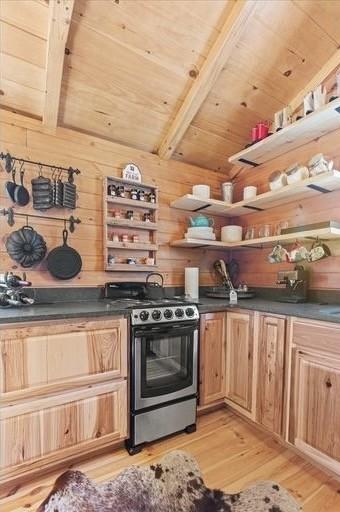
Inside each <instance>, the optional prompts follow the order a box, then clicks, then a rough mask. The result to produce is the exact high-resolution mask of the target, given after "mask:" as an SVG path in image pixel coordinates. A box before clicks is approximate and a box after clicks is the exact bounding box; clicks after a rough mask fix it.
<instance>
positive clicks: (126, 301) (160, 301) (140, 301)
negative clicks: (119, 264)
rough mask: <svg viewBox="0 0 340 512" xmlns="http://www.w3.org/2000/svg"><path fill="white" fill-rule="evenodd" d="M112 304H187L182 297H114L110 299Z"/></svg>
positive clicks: (139, 305)
mask: <svg viewBox="0 0 340 512" xmlns="http://www.w3.org/2000/svg"><path fill="white" fill-rule="evenodd" d="M110 304H112V305H113V306H119V305H123V306H124V307H127V308H129V309H130V308H135V307H142V308H144V307H146V308H147V307H157V306H160V307H161V306H171V305H173V306H177V305H182V304H186V301H185V300H184V299H180V298H175V297H173V298H166V299H157V300H155V299H154V300H151V299H133V298H127V297H126V298H121V299H113V300H111V301H110Z"/></svg>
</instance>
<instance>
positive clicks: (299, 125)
mask: <svg viewBox="0 0 340 512" xmlns="http://www.w3.org/2000/svg"><path fill="white" fill-rule="evenodd" d="M339 128H340V98H338V99H336V100H334V101H332V102H330V103H327V105H325V106H324V107H322V108H320V109H319V110H317V111H316V112H313V113H311V114H309V115H308V116H306V117H303V118H302V119H299V120H298V121H295V122H294V123H292V124H290V125H289V126H286V127H285V128H283V129H282V130H280V131H279V132H276V133H274V134H273V135H270V136H269V137H267V138H265V139H263V140H261V141H260V142H257V143H256V144H253V145H252V146H250V147H248V148H246V149H244V150H242V151H240V152H238V153H236V154H235V155H232V156H231V157H230V158H229V159H228V160H229V162H230V163H231V164H236V165H242V166H245V167H246V166H249V167H257V166H258V165H261V164H264V163H265V162H268V161H270V160H273V159H274V158H276V157H278V156H280V155H282V154H284V153H288V152H289V151H292V150H293V149H296V148H298V147H300V146H302V145H304V144H307V143H308V142H311V141H312V140H314V139H317V138H319V137H322V135H325V134H326V133H328V132H331V131H333V130H337V129H339Z"/></svg>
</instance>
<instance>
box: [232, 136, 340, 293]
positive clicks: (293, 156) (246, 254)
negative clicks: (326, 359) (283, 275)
mask: <svg viewBox="0 0 340 512" xmlns="http://www.w3.org/2000/svg"><path fill="white" fill-rule="evenodd" d="M319 152H322V153H324V154H325V155H327V156H329V157H331V158H333V159H334V161H335V162H336V164H337V165H336V168H337V169H340V130H336V131H334V132H332V133H330V134H328V135H325V136H323V137H320V138H319V139H318V140H315V141H313V142H311V143H309V144H306V145H305V146H302V147H300V148H298V149H297V150H295V151H292V152H291V153H287V154H286V155H283V156H281V157H279V158H277V159H275V160H273V161H271V162H269V163H268V164H265V165H261V166H260V167H257V168H254V169H249V168H248V169H247V170H245V171H243V172H242V174H239V176H238V177H237V178H236V186H235V194H236V200H238V199H241V197H242V191H243V187H245V186H246V185H256V186H257V187H258V193H262V192H266V191H267V190H269V186H268V177H269V175H270V174H271V172H273V171H275V170H283V169H285V168H287V167H288V165H290V164H293V163H294V162H299V163H301V164H306V163H307V162H308V160H309V159H310V158H311V157H312V156H313V155H314V154H316V153H319ZM282 219H284V220H287V221H288V222H289V224H290V225H291V226H297V225H304V224H310V223H315V222H321V221H324V220H330V219H331V220H336V221H338V222H340V191H339V192H332V193H330V194H320V195H315V196H314V197H312V198H309V199H305V200H303V201H296V202H292V203H289V204H287V205H284V206H282V207H277V208H273V209H271V210H268V211H267V212H266V211H264V212H258V213H252V214H249V215H246V216H244V217H240V218H239V219H234V220H237V222H238V223H239V224H242V225H243V226H248V225H250V226H255V227H256V228H258V226H259V225H261V224H270V225H272V226H273V225H275V224H277V222H278V221H280V220H282ZM239 221H240V222H239ZM329 246H330V248H331V251H332V254H333V255H332V257H330V258H327V259H324V260H320V261H318V262H314V263H312V264H307V265H305V266H306V268H308V269H309V271H310V287H311V288H313V289H328V288H332V289H339V288H340V242H333V243H330V244H329ZM269 252H270V249H262V250H258V249H253V250H249V249H248V250H244V251H236V252H234V254H233V256H234V257H235V258H237V259H238V261H239V263H240V265H241V269H242V272H241V275H240V279H242V280H244V281H247V282H248V284H250V285H251V286H268V287H275V286H276V285H275V282H276V278H277V272H278V270H285V269H287V270H288V269H292V268H293V265H292V264H270V263H267V255H268V253H269Z"/></svg>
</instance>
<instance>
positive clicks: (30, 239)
mask: <svg viewBox="0 0 340 512" xmlns="http://www.w3.org/2000/svg"><path fill="white" fill-rule="evenodd" d="M5 245H6V250H7V252H8V254H9V256H10V257H11V258H12V259H13V260H14V261H16V262H17V263H20V265H21V266H22V267H25V268H28V267H32V266H33V265H35V264H36V263H40V262H41V261H42V260H43V259H44V257H45V254H46V251H47V247H46V242H45V240H44V239H43V237H42V236H41V235H39V233H37V232H36V231H35V230H34V229H33V228H32V227H31V226H24V227H23V228H21V229H19V230H18V231H13V233H11V234H10V235H9V237H8V238H7V240H6V244H5Z"/></svg>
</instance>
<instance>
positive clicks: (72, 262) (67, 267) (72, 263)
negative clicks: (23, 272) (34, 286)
mask: <svg viewBox="0 0 340 512" xmlns="http://www.w3.org/2000/svg"><path fill="white" fill-rule="evenodd" d="M67 237H68V231H67V229H64V230H63V245H61V246H60V247H55V248H54V249H53V250H52V251H51V252H50V253H49V254H48V256H47V268H48V270H49V271H50V273H51V274H52V276H53V277H56V278H57V279H65V280H66V279H72V278H73V277H75V276H76V275H78V274H79V272H80V271H81V267H82V260H81V257H80V254H79V253H78V252H77V251H76V250H75V249H72V247H69V246H68V245H67Z"/></svg>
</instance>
